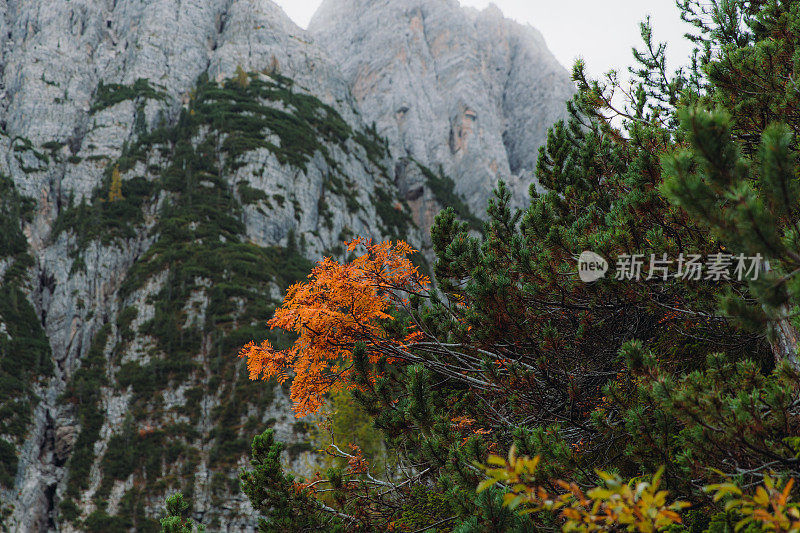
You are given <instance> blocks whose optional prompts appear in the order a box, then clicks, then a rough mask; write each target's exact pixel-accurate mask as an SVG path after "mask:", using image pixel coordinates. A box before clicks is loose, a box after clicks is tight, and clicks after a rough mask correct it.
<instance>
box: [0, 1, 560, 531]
mask: <svg viewBox="0 0 800 533" xmlns="http://www.w3.org/2000/svg"><path fill="white" fill-rule="evenodd" d="M1 8H2V10H1V11H0V13H1V14H0V38H2V39H3V41H2V59H0V64H2V70H1V71H0V91H2V94H3V95H4V98H3V106H2V107H0V146H2V149H3V151H4V153H5V154H6V155H5V157H3V158H0V175H2V176H0V177H2V179H0V188H1V190H3V191H4V197H3V198H4V199H6V200H8V201H7V202H5V203H4V202H2V201H0V223H1V224H2V227H3V228H6V229H7V233H8V235H11V236H13V238H14V240H13V242H12V241H9V242H10V243H11V244H8V245H6V246H4V247H3V248H4V249H0V275H2V276H3V284H2V290H3V291H8V294H9V299H7V300H8V301H12V299H13V302H14V305H13V306H7V307H3V306H0V332H3V333H4V334H5V337H3V336H0V377H2V378H3V379H5V380H8V381H4V383H11V382H12V381H13V383H16V384H17V385H15V387H16V386H19V387H20V388H19V389H12V388H10V387H8V388H7V390H5V391H0V393H3V394H0V412H4V413H5V412H16V413H18V416H15V417H14V418H13V419H12V418H10V419H9V420H11V422H9V423H7V424H5V423H4V425H0V501H2V502H3V504H2V505H0V517H1V518H2V520H3V523H4V524H6V526H7V527H9V528H11V529H12V530H14V529H17V530H22V531H113V530H128V529H131V528H135V529H137V530H143V531H146V530H150V529H154V528H156V527H157V523H156V522H155V521H154V518H155V517H157V516H158V513H159V512H160V509H161V506H162V504H163V497H164V495H165V494H166V493H167V492H170V491H174V490H183V491H184V493H186V494H187V496H190V497H191V499H192V501H193V505H194V507H193V513H194V515H195V516H196V517H198V518H200V517H202V518H204V520H205V523H207V524H209V525H210V527H211V529H215V530H216V529H219V530H227V531H250V530H252V528H253V527H254V523H255V522H254V520H253V518H252V517H251V516H250V513H251V512H252V511H251V508H250V506H249V502H247V501H246V500H245V499H243V497H242V496H241V494H239V493H238V490H237V489H236V487H235V484H236V481H235V479H236V478H235V475H236V471H237V469H238V468H239V467H240V466H242V465H244V464H245V463H246V461H245V458H246V455H247V452H248V446H249V440H250V438H251V437H252V435H253V434H255V433H256V432H258V431H261V430H263V429H264V427H267V426H271V427H274V428H275V429H276V431H277V432H278V435H279V437H280V438H281V439H283V440H285V441H287V442H290V443H293V444H294V446H293V447H291V453H287V455H286V459H287V461H290V462H291V464H292V465H293V467H295V468H297V469H302V468H304V466H303V465H304V464H305V463H309V462H310V461H312V460H313V454H310V453H309V450H308V446H307V445H304V443H305V442H306V441H307V439H308V437H307V435H306V433H305V429H304V428H303V427H302V426H300V425H298V424H296V423H295V422H294V421H293V418H292V416H291V411H290V408H289V402H288V399H287V397H286V394H285V392H284V391H283V390H282V389H281V388H280V387H277V386H274V385H272V384H268V383H251V382H249V380H247V375H246V371H245V370H244V369H243V366H242V362H241V361H239V360H237V358H236V357H235V355H236V351H237V349H238V346H241V345H243V344H245V343H246V342H247V341H249V340H256V339H258V338H263V336H264V335H266V331H265V327H264V322H265V321H266V319H267V318H268V316H269V313H270V312H271V309H272V308H274V306H275V305H276V304H277V303H278V302H279V301H280V298H281V296H282V291H283V290H285V288H286V286H287V285H288V284H289V283H291V282H292V281H294V280H296V279H300V278H302V277H303V276H304V275H305V273H306V272H307V270H308V267H309V265H310V262H309V261H310V260H314V259H317V258H319V257H321V256H322V255H329V256H333V257H340V258H341V257H343V254H344V252H343V249H342V247H341V243H342V241H344V240H345V239H347V238H349V237H351V236H354V235H363V236H365V237H370V238H373V239H376V240H379V239H384V238H398V237H403V238H405V239H407V240H409V241H410V242H412V243H413V244H415V245H416V246H417V247H424V246H425V243H426V237H425V234H426V231H425V228H426V227H427V226H428V225H429V222H430V220H431V219H432V216H433V214H435V212H437V211H438V210H439V208H440V207H441V206H442V205H443V204H446V203H454V205H456V204H457V203H458V202H461V200H460V198H461V196H460V195H463V196H464V197H465V198H466V203H465V204H464V205H465V207H463V209H462V214H463V216H464V217H469V216H474V213H475V212H477V213H478V214H479V213H480V212H481V210H477V209H475V208H474V206H475V205H477V203H478V200H477V198H478V196H480V195H477V193H475V192H474V191H473V193H471V194H472V196H473V197H474V198H472V199H470V198H471V197H470V195H469V194H465V193H464V191H465V190H466V191H469V190H470V189H469V187H466V185H464V183H462V181H463V180H464V179H466V178H465V176H467V177H469V173H468V172H467V171H466V170H465V169H466V168H467V167H468V165H467V164H466V163H464V164H462V165H461V166H455V167H454V168H456V170H459V172H460V173H458V172H456V173H454V174H452V176H451V177H452V179H451V177H448V176H447V175H446V173H445V172H444V170H446V168H443V169H442V173H439V169H438V168H437V167H436V165H435V164H434V163H435V161H434V160H433V159H431V158H430V157H427V158H425V159H424V160H423V159H420V160H416V159H415V158H409V157H408V155H409V154H407V153H406V154H404V155H403V156H402V157H400V156H397V155H393V154H396V153H401V152H403V151H404V150H405V144H402V143H400V142H399V141H392V139H391V137H390V138H389V139H388V140H387V139H386V138H385V137H387V136H386V135H384V133H382V132H381V129H380V124H381V122H382V121H383V120H384V119H383V118H381V115H380V114H378V113H376V112H374V111H369V110H368V109H365V106H364V104H363V102H360V101H359V100H358V98H356V97H354V96H353V94H352V83H351V80H349V79H348V78H347V76H344V75H342V73H341V68H340V65H339V64H338V62H337V61H338V60H337V59H336V58H335V57H334V55H335V54H333V53H332V52H331V49H330V48H326V46H324V45H321V44H317V42H316V41H317V40H316V38H315V37H314V36H313V34H312V33H309V32H305V31H303V30H301V29H300V28H298V27H297V26H296V25H294V24H293V23H292V22H291V21H290V20H289V19H288V17H286V15H285V14H284V13H283V12H282V10H280V8H278V7H277V6H276V5H275V4H273V3H272V2H269V1H260V0H259V1H254V0H203V1H198V2H194V3H191V4H189V5H183V4H182V3H181V2H179V1H177V0H158V1H156V0H141V1H139V0H130V1H126V2H114V1H112V0H107V1H104V2H93V1H89V0H83V1H77V2H69V1H66V0H57V1H54V2H51V3H49V5H48V6H47V9H44V8H43V7H42V6H41V5H35V4H16V3H15V4H10V3H6V2H4V3H2V6H1ZM548 116H549V115H548ZM542 120H549V118H547V117H545V118H543V119H542ZM373 122H375V123H376V127H375V128H373V126H372V125H371V124H372V123H373ZM493 135H495V136H496V133H493ZM418 140H419V139H418ZM431 143H432V144H435V145H436V146H438V145H439V143H440V139H438V136H437V137H436V139H435V140H432V141H431ZM493 146H495V147H496V143H495V145H493ZM437 149H438V148H437ZM434 152H435V150H434ZM411 155H415V154H411ZM476 160H477V161H483V159H481V158H477V159H476ZM429 167H430V168H429ZM475 168H478V167H475ZM509 168H510V167H509ZM526 176H527V175H526ZM509 177H511V175H509ZM526 179H528V178H520V179H519V180H518V181H519V182H520V186H519V187H518V188H517V190H518V191H519V192H520V193H524V189H525V188H526V187H527V183H523V182H524V181H525V180H526ZM481 180H483V181H480V183H483V184H485V183H488V182H489V181H490V180H489V178H486V177H485V176H483V175H482V177H481ZM476 183H478V182H476ZM471 186H472V185H471ZM486 194H488V191H483V192H482V193H481V195H482V196H481V197H485V196H486ZM415 195H416V196H415ZM470 202H472V203H470ZM458 205H461V204H458ZM470 210H472V212H470ZM0 242H4V241H2V240H0ZM12 297H13V298H12ZM31 317H35V321H38V324H36V323H33V324H31ZM25 324H30V325H31V328H26V327H24V326H25ZM272 340H273V341H275V342H277V343H278V344H279V345H280V341H281V338H278V337H273V338H272ZM23 349H27V350H29V353H30V354H31V358H30V359H25V361H27V363H26V364H28V368H24V367H21V365H20V364H19V362H20V361H22V359H20V358H19V354H20V353H21V352H20V350H23ZM26 353H27V352H26ZM12 422H13V423H12ZM9 450H11V451H9ZM134 452H135V453H134ZM148 454H150V455H151V456H152V457H151V456H148ZM223 502H226V503H225V504H223Z"/></svg>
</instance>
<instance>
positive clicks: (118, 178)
mask: <svg viewBox="0 0 800 533" xmlns="http://www.w3.org/2000/svg"><path fill="white" fill-rule="evenodd" d="M124 199H125V197H124V196H122V175H121V174H120V172H119V167H117V166H115V167H114V169H113V170H112V171H111V186H110V187H109V189H108V201H109V202H116V201H118V200H124Z"/></svg>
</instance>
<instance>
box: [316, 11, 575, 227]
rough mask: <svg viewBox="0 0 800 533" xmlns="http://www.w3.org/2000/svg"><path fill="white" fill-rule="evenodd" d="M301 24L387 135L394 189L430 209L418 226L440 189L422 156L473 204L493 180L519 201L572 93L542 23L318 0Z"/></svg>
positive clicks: (480, 205)
mask: <svg viewBox="0 0 800 533" xmlns="http://www.w3.org/2000/svg"><path fill="white" fill-rule="evenodd" d="M309 31H310V32H311V34H312V35H313V36H314V38H315V39H316V41H317V42H318V43H319V44H321V45H323V46H324V47H325V48H326V49H327V50H329V52H330V53H331V55H332V56H333V58H334V60H335V62H336V63H337V65H339V67H340V68H341V71H342V73H343V74H344V76H345V79H346V80H347V82H348V84H349V86H350V88H351V90H352V93H353V96H354V97H355V98H356V100H357V102H358V105H359V109H360V110H361V112H362V114H363V116H364V118H365V120H366V121H367V122H368V123H374V124H376V126H377V131H378V133H379V134H380V135H382V136H385V137H386V138H388V139H389V146H390V147H391V151H392V156H393V160H394V162H395V170H396V178H395V179H396V180H397V183H398V186H399V188H400V191H401V192H402V194H403V195H404V197H405V198H406V199H407V200H408V201H409V203H410V204H411V205H412V207H414V208H415V213H418V215H421V214H423V213H426V212H427V213H428V216H426V217H424V218H423V219H422V220H423V221H424V224H423V227H429V226H430V222H432V217H431V216H430V213H431V212H432V213H433V214H435V212H436V211H438V209H437V208H436V206H434V207H433V209H430V208H429V209H424V208H423V206H424V205H428V206H430V201H431V200H435V199H437V195H436V194H434V193H435V192H438V191H437V188H436V187H430V186H428V184H427V182H428V181H429V178H430V173H429V172H426V171H424V170H423V171H420V165H421V166H424V167H426V168H427V169H428V170H431V171H433V173H434V174H435V175H437V176H439V174H440V169H441V173H442V174H443V175H444V176H448V177H449V178H451V179H452V180H453V181H454V182H455V183H454V184H455V187H454V189H455V193H456V194H457V195H459V196H461V197H463V198H464V199H465V201H466V204H467V205H468V207H469V209H470V210H471V211H472V212H473V213H478V214H482V213H483V212H484V210H485V208H486V201H487V199H488V197H489V195H490V194H491V191H492V188H493V187H494V186H495V184H496V183H497V181H498V179H503V180H505V181H506V182H507V183H509V185H510V186H511V188H512V190H515V191H516V193H517V194H516V195H515V199H516V201H517V204H518V205H521V204H522V203H523V202H524V201H525V200H526V198H527V189H528V187H529V186H530V184H531V183H535V178H534V174H533V173H534V171H535V169H536V159H537V157H538V150H539V147H540V146H542V145H543V144H544V143H545V140H546V139H547V129H548V128H549V127H550V126H551V125H552V124H553V123H554V122H556V121H557V120H558V119H560V118H563V117H564V116H565V111H566V110H565V107H564V102H565V101H566V100H568V99H569V98H570V97H571V96H572V95H573V94H574V92H575V88H574V85H573V84H572V82H571V80H570V77H569V74H568V73H567V71H566V70H565V69H564V67H563V66H562V65H561V64H559V63H558V61H556V59H555V57H554V56H553V55H552V53H551V52H550V51H549V50H548V49H547V46H546V45H545V42H544V39H543V38H542V35H541V33H539V31H537V30H536V29H534V28H532V27H531V26H523V25H521V24H519V23H517V22H514V21H512V20H508V19H505V18H504V17H503V14H502V13H501V12H500V10H499V9H498V8H497V7H496V6H494V5H491V6H490V7H489V8H487V9H485V10H483V11H480V12H479V11H477V10H475V9H465V8H462V7H460V6H459V4H458V2H457V1H455V0H386V1H374V0H325V1H324V2H323V3H322V6H321V7H320V8H319V11H318V12H317V13H316V14H315V16H314V18H313V19H312V21H311V24H310V26H309ZM426 174H427V176H426ZM426 178H428V179H426ZM431 189H434V190H433V191H432V190H431ZM438 189H441V187H439V188H438ZM425 193H427V194H425ZM422 195H425V196H426V197H427V198H425V199H427V202H424V201H423V205H419V204H420V202H419V201H417V199H418V198H420V197H421V196H422ZM438 198H439V200H440V201H439V202H438V203H439V204H442V203H443V202H442V201H441V200H442V199H444V198H446V195H443V194H442V193H441V192H440V193H439V194H438Z"/></svg>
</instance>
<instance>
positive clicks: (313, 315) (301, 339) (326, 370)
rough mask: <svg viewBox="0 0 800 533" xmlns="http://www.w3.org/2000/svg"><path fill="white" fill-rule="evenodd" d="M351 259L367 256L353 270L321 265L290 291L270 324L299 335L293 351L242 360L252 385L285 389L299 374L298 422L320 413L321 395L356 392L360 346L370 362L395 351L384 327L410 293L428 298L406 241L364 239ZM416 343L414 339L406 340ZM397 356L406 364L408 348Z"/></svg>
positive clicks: (261, 350)
mask: <svg viewBox="0 0 800 533" xmlns="http://www.w3.org/2000/svg"><path fill="white" fill-rule="evenodd" d="M345 244H346V245H347V250H348V252H354V251H356V250H357V249H358V248H359V247H363V248H364V249H366V253H364V254H363V255H360V256H358V257H356V258H355V259H354V260H353V261H351V262H349V263H339V262H338V261H334V260H333V259H331V258H325V259H323V260H322V261H320V262H319V263H318V264H317V266H316V267H315V268H314V269H313V270H312V272H311V274H310V275H309V276H308V281H307V282H299V283H296V284H294V285H292V286H291V287H290V288H289V290H288V291H287V293H286V297H285V298H284V300H283V304H282V305H281V306H280V307H279V308H278V310H277V311H276V312H275V316H274V317H273V318H272V319H271V320H270V321H269V322H268V325H269V326H270V327H271V328H273V329H275V328H281V329H284V330H287V331H292V332H294V333H295V334H297V336H298V338H297V341H296V342H295V343H294V344H293V345H292V347H291V348H289V349H288V350H276V349H275V348H273V346H272V345H271V344H270V343H269V341H264V342H263V343H261V344H260V345H256V344H255V343H253V342H251V343H249V344H248V345H247V346H245V347H244V348H242V350H241V352H240V353H239V356H240V357H246V358H247V368H248V370H249V373H250V379H253V380H255V379H264V380H266V379H270V378H273V377H274V378H276V379H277V380H278V382H279V383H283V382H285V381H286V380H287V379H288V378H289V375H290V374H291V373H293V374H294V378H293V379H292V385H291V399H292V401H293V402H294V408H295V412H296V415H297V416H298V418H299V417H302V416H305V415H308V414H311V413H314V412H316V411H317V410H318V409H319V408H320V407H321V406H322V398H323V395H324V394H325V393H326V392H328V391H330V390H331V389H332V388H334V387H339V386H342V385H343V384H346V386H348V387H352V386H353V385H352V384H351V382H350V381H349V379H348V378H350V377H351V376H352V373H353V365H352V361H351V358H350V356H351V354H352V350H353V347H354V345H355V344H356V343H364V344H366V345H367V346H368V347H371V348H372V349H371V350H369V351H368V353H369V360H370V362H371V363H373V364H375V363H377V361H378V360H379V359H380V358H381V357H383V356H385V355H387V354H389V355H391V353H390V352H392V350H391V348H390V349H389V350H386V349H384V348H386V347H387V346H391V345H394V342H395V341H393V340H391V339H388V338H387V334H386V332H385V329H384V327H383V324H384V323H385V321H387V320H392V315H391V309H392V308H393V307H394V306H403V305H405V304H407V299H406V298H407V297H408V296H409V295H411V294H424V293H425V292H426V291H427V289H428V286H429V284H430V280H429V279H428V278H427V277H426V276H424V275H423V274H421V273H420V271H419V269H418V268H417V267H416V266H414V264H413V263H412V262H411V260H410V259H409V256H410V255H411V254H413V253H415V252H416V250H414V249H413V248H412V247H411V246H409V245H408V244H407V243H406V242H403V241H398V242H397V243H395V244H392V242H391V241H386V242H381V243H378V244H373V243H372V242H371V241H369V240H365V239H362V238H357V239H354V240H352V241H350V242H347V243H345ZM404 340H405V341H408V340H410V339H409V338H406V339H404ZM397 352H398V353H395V354H394V355H396V356H399V357H401V358H402V357H403V353H402V342H401V343H400V344H399V345H398V350H397Z"/></svg>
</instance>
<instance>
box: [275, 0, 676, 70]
mask: <svg viewBox="0 0 800 533" xmlns="http://www.w3.org/2000/svg"><path fill="white" fill-rule="evenodd" d="M276 1H277V3H278V4H279V5H280V6H281V7H283V9H284V10H285V11H286V12H287V13H288V15H289V16H290V17H291V18H292V19H293V20H294V21H295V22H296V23H297V24H298V25H299V26H302V27H303V28H305V27H307V26H308V21H309V20H310V19H311V16H312V15H313V14H314V11H316V9H317V7H318V6H319V4H320V3H321V0H276ZM460 1H461V4H462V5H465V6H472V7H477V8H479V9H482V8H485V7H486V6H487V5H489V4H490V3H494V4H496V5H497V6H498V7H499V8H500V9H501V10H502V11H503V13H504V14H505V15H506V16H507V17H509V18H512V19H515V20H517V21H519V22H522V23H527V24H530V25H532V26H533V27H535V28H537V29H538V30H539V31H541V32H542V34H543V35H544V38H545V41H546V42H547V45H548V47H549V48H550V50H552V52H553V53H554V54H555V56H556V57H557V58H558V60H559V61H560V62H561V63H562V64H563V65H564V66H565V67H567V68H568V69H571V68H572V63H573V62H574V60H575V58H577V57H579V56H581V57H583V58H584V59H585V60H586V62H587V66H588V68H589V72H590V73H591V74H592V75H595V76H597V75H599V74H601V73H603V72H605V71H607V70H609V69H611V68H618V69H620V70H622V68H621V67H625V66H627V65H629V64H630V63H631V46H633V45H637V44H638V43H639V41H640V38H639V22H640V21H642V20H644V18H645V17H646V16H647V15H651V16H652V21H653V28H654V33H655V37H656V39H657V40H660V41H666V42H667V43H668V45H669V46H668V58H669V61H670V62H671V63H672V64H677V63H681V64H682V63H684V62H685V60H684V58H688V56H689V52H690V50H691V46H690V44H689V43H688V42H687V41H686V40H685V39H683V34H684V33H685V32H686V29H687V28H686V26H685V24H684V23H683V22H681V20H680V16H679V14H678V8H677V7H675V0H603V1H598V0H494V2H490V1H489V0H460Z"/></svg>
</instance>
